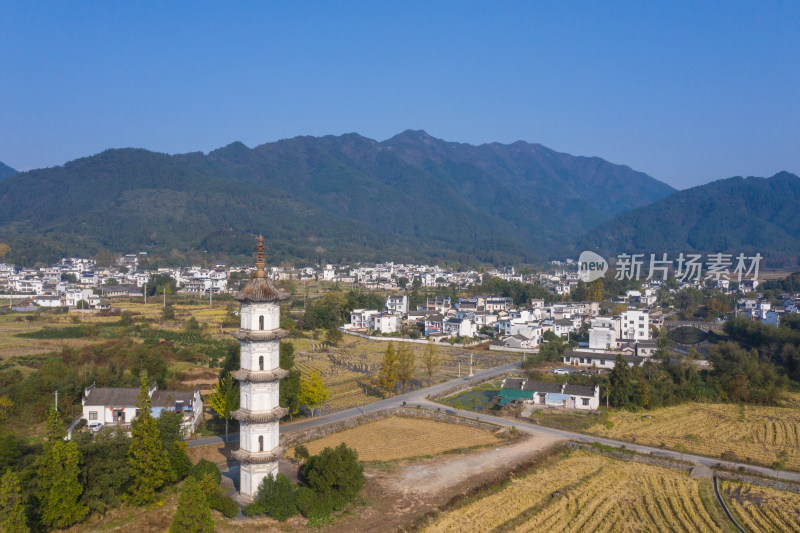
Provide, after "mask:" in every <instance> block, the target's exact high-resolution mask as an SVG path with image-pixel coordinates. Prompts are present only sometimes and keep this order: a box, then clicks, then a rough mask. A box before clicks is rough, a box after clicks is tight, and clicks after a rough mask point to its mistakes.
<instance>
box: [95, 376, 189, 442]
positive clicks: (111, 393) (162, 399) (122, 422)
mask: <svg viewBox="0 0 800 533" xmlns="http://www.w3.org/2000/svg"><path fill="white" fill-rule="evenodd" d="M137 394H139V389H138V388H124V387H95V386H94V385H92V386H90V387H88V388H87V389H86V390H85V391H84V395H83V400H82V403H83V415H82V417H81V418H83V419H84V420H86V423H87V424H88V425H89V426H90V427H91V426H98V425H100V426H123V427H130V424H131V421H133V420H134V419H135V418H136V415H138V414H139V410H138V409H137V408H136V395H137ZM150 402H151V408H152V413H153V417H155V418H158V417H159V416H161V411H164V410H166V411H175V412H177V413H183V427H184V430H185V431H186V433H187V434H191V433H193V432H194V428H195V427H196V425H197V423H198V422H199V420H200V417H201V416H202V415H203V399H202V397H201V396H200V389H199V388H195V390H194V391H178V390H158V385H156V384H155V383H153V384H152V385H151V386H150Z"/></svg>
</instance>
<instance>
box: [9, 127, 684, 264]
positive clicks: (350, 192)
mask: <svg viewBox="0 0 800 533" xmlns="http://www.w3.org/2000/svg"><path fill="white" fill-rule="evenodd" d="M620 191H622V192H620ZM673 192H674V189H672V188H671V187H670V186H668V185H666V184H664V183H662V182H660V181H658V180H655V179H654V178H651V177H650V176H647V175H646V174H644V173H641V172H637V171H634V170H632V169H631V168H630V167H627V166H622V165H615V164H612V163H609V162H607V161H605V160H603V159H600V158H596V157H576V156H571V155H569V154H564V153H559V152H555V151H553V150H550V149H549V148H546V147H544V146H542V145H536V144H531V143H526V142H523V141H518V142H515V143H512V144H510V145H504V144H500V143H487V144H483V145H478V146H473V145H470V144H465V143H453V142H449V141H444V140H441V139H437V138H435V137H432V136H430V135H428V134H427V133H426V132H424V131H422V130H406V131H405V132H401V133H399V134H397V135H395V136H393V137H391V138H390V139H386V140H385V141H375V140H373V139H369V138H367V137H364V136H361V135H359V134H357V133H350V134H344V135H340V136H333V135H328V136H323V137H312V136H299V137H293V138H291V139H282V140H279V141H275V142H270V143H264V144H261V145H257V146H255V147H253V148H249V147H247V146H246V145H244V144H243V143H241V142H239V141H235V142H232V143H229V144H228V145H227V146H224V147H221V148H218V149H216V150H212V151H210V152H208V153H207V154H203V153H201V152H189V153H185V154H176V155H169V154H162V153H158V152H151V151H147V150H143V149H135V148H123V149H109V150H105V151H103V152H101V153H99V154H95V155H93V156H88V157H84V158H79V159H76V160H74V161H70V162H68V163H66V164H65V165H62V166H60V167H52V168H50V169H37V170H33V171H29V172H24V173H20V174H18V175H15V176H12V177H11V178H10V179H7V180H3V182H1V183H0V239H4V240H6V241H11V240H13V241H14V242H12V243H11V245H12V253H11V254H10V255H11V257H12V258H14V259H15V260H17V261H19V262H22V261H28V262H30V261H42V260H45V259H49V258H51V257H55V256H56V255H59V254H61V253H70V254H76V253H82V254H86V253H88V254H91V253H95V252H96V251H97V250H100V249H108V250H112V251H114V252H127V251H131V250H139V249H142V250H147V251H150V252H151V253H155V254H160V255H162V256H164V255H170V254H172V255H175V253H173V252H177V253H178V254H184V253H186V252H189V251H191V250H196V249H198V248H199V247H201V246H204V247H205V249H209V248H210V249H209V251H210V252H211V253H213V254H216V255H218V256H221V257H222V256H227V257H229V258H230V257H249V254H250V249H249V248H250V247H251V246H252V244H251V243H250V244H246V243H247V238H245V237H246V236H248V235H252V234H255V233H260V232H262V231H263V232H265V233H269V232H272V233H273V238H272V247H273V250H274V253H275V256H276V258H277V259H282V258H285V259H288V258H301V259H304V260H328V261H338V260H362V259H363V260H382V259H397V260H401V259H408V260H434V261H460V262H462V263H463V262H473V263H474V262H484V263H491V262H532V261H534V260H536V259H540V258H544V257H552V256H556V255H559V254H561V255H563V254H567V253H569V252H570V250H571V241H573V240H574V237H573V236H574V235H579V234H583V233H585V232H586V231H588V230H589V229H591V228H593V227H594V226H596V225H597V224H599V223H601V222H604V221H606V220H610V219H611V218H613V217H614V216H616V215H618V214H621V213H622V212H625V211H628V210H630V209H633V208H636V207H640V206H643V205H647V204H649V203H651V202H653V201H654V200H657V199H660V198H663V197H665V196H668V195H669V194H671V193H673ZM279 213H280V216H277V215H278V214H279ZM267 236H268V238H269V235H267ZM248 238H249V237H248Z"/></svg>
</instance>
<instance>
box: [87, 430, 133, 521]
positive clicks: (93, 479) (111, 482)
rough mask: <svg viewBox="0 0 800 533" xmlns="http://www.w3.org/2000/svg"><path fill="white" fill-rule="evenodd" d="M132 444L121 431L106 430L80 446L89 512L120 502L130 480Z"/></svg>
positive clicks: (116, 504) (101, 510)
mask: <svg viewBox="0 0 800 533" xmlns="http://www.w3.org/2000/svg"><path fill="white" fill-rule="evenodd" d="M129 447H130V437H128V436H127V434H126V433H125V432H124V431H122V430H119V431H103V432H101V433H98V434H97V435H95V436H94V437H93V438H92V439H91V440H90V441H88V442H86V443H83V444H81V445H80V451H81V455H82V456H83V465H82V467H81V482H82V484H83V487H84V489H83V501H85V502H86V504H87V505H88V506H89V510H90V511H92V512H96V513H100V514H103V513H105V512H106V511H107V510H108V509H109V508H111V507H119V506H120V505H121V503H122V498H123V496H124V495H125V493H126V492H127V490H128V485H129V484H130V481H131V474H130V467H129V465H128V448H129Z"/></svg>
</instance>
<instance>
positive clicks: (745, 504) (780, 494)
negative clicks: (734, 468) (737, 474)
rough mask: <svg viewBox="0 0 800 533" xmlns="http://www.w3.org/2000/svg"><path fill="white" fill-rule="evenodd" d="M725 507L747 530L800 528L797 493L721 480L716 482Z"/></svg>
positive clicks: (790, 529) (799, 502) (792, 529)
mask: <svg viewBox="0 0 800 533" xmlns="http://www.w3.org/2000/svg"><path fill="white" fill-rule="evenodd" d="M720 491H721V492H722V494H723V496H724V498H725V500H726V503H727V504H728V508H729V509H730V510H731V512H732V513H733V514H734V516H735V517H736V520H738V521H739V523H740V524H741V525H742V526H743V527H744V528H745V529H746V530H748V531H750V532H752V533H757V532H771V531H800V494H796V493H794V492H787V491H783V490H776V489H771V488H768V487H758V486H755V485H750V484H748V483H738V482H735V481H723V482H721V484H720Z"/></svg>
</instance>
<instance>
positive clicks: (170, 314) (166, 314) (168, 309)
mask: <svg viewBox="0 0 800 533" xmlns="http://www.w3.org/2000/svg"><path fill="white" fill-rule="evenodd" d="M161 318H163V319H164V320H172V319H174V318H175V308H174V307H172V306H171V305H167V306H165V307H164V308H163V309H162V310H161Z"/></svg>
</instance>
